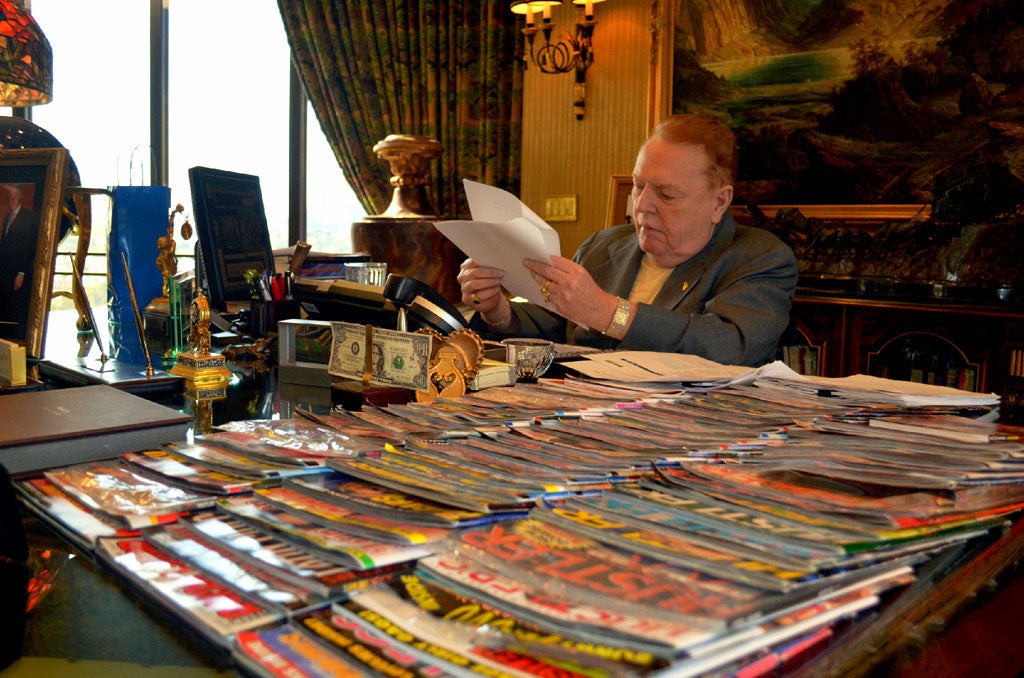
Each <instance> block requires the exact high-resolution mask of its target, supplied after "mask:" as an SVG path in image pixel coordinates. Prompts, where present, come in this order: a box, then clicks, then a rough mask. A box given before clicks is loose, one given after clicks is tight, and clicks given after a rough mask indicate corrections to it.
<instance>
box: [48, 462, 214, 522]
mask: <svg viewBox="0 0 1024 678" xmlns="http://www.w3.org/2000/svg"><path fill="white" fill-rule="evenodd" d="M43 477H44V478H46V480H48V481H50V482H51V483H52V484H53V485H54V486H55V487H57V488H58V489H60V490H61V491H62V492H64V493H65V494H67V495H69V496H71V497H73V498H74V499H75V500H76V501H78V502H79V503H80V504H82V505H83V506H85V507H86V508H88V509H89V510H90V511H92V512H93V513H95V514H96V515H98V516H100V517H101V518H102V519H104V520H107V521H111V522H113V523H115V524H116V525H118V526H120V527H126V528H129V529H136V528H140V527H145V526H147V525H160V524H163V523H173V522H175V521H177V520H178V518H180V517H182V516H184V515H187V514H188V513H189V512H191V511H194V510H199V509H205V508H211V507H213V505H214V502H215V500H216V496H215V495H212V494H208V493H203V492H193V491H191V490H186V489H183V488H180V487H176V486H174V485H169V484H167V483H164V482H162V481H159V480H157V479H155V478H150V477H147V476H143V475H141V474H139V473H136V472H135V471H134V470H133V469H132V468H130V467H129V466H128V465H127V464H125V463H123V462H121V461H119V460H117V461H90V462H86V463H84V464H74V465H72V466H62V467H60V468H55V469H51V470H49V471H46V472H45V473H44V474H43Z"/></svg>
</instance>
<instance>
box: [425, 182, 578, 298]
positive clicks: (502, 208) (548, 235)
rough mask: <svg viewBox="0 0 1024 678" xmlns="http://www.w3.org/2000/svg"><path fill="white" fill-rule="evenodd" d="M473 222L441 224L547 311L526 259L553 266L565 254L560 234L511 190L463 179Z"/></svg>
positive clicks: (459, 244)
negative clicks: (552, 260)
mask: <svg viewBox="0 0 1024 678" xmlns="http://www.w3.org/2000/svg"><path fill="white" fill-rule="evenodd" d="M462 181H463V184H464V186H465V189H466V200H467V202H468V203H469V211H470V213H471V214H472V216H473V220H472V221H438V222H436V223H435V224H434V227H435V228H436V229H437V230H439V231H441V233H443V234H444V235H445V237H446V238H448V239H449V240H451V241H452V242H453V243H455V245H456V246H457V247H458V248H459V249H460V250H462V251H463V252H464V253H465V254H466V256H468V257H470V258H471V259H473V260H474V261H476V263H478V264H480V265H481V266H488V267H492V268H500V269H502V270H503V271H505V281H504V286H505V289H506V290H508V291H509V292H510V293H511V294H512V295H514V296H517V297H523V298H524V299H527V300H529V301H532V302H534V303H536V304H540V305H541V306H546V305H547V304H545V302H544V298H543V296H542V295H541V293H540V288H539V287H538V285H537V283H536V282H534V280H533V278H532V277H531V276H530V272H529V271H528V270H526V268H525V267H524V266H523V259H536V260H538V261H543V262H544V263H550V261H551V255H556V256H557V255H561V245H560V244H559V241H558V231H556V230H555V229H553V228H551V226H549V225H548V224H547V223H545V221H544V220H543V219H541V218H540V217H538V216H537V215H536V214H535V213H534V212H533V210H531V209H530V208H529V207H527V206H526V205H524V204H523V203H522V202H521V201H520V200H519V198H517V197H515V196H514V195H512V194H511V193H509V192H508V191H504V190H502V189H500V188H495V187H494V186H488V185H487V184H481V183H477V182H475V181H470V180H469V179H463V180H462Z"/></svg>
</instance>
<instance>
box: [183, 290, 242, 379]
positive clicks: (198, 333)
mask: <svg viewBox="0 0 1024 678" xmlns="http://www.w3.org/2000/svg"><path fill="white" fill-rule="evenodd" d="M188 343H189V346H190V348H189V350H187V351H184V352H182V353H179V354H178V363H177V364H176V365H175V366H174V367H172V368H171V370H170V373H171V374H174V375H177V376H179V377H182V378H183V379H185V381H186V382H188V383H187V384H186V388H191V389H194V390H208V389H209V388H210V387H213V388H216V386H217V385H218V384H220V383H221V382H223V385H226V384H227V382H228V381H230V379H231V370H229V369H228V368H227V365H226V361H225V360H224V356H222V355H215V354H213V353H210V343H211V340H210V303H209V301H207V299H206V296H205V295H204V294H203V293H202V290H200V291H199V292H198V293H197V294H196V296H195V298H194V299H193V300H192V313H191V325H190V328H189V331H188Z"/></svg>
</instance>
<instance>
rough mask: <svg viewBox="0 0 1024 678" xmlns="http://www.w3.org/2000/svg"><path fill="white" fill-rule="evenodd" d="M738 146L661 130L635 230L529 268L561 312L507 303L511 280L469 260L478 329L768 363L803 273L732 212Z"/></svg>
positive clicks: (466, 273)
mask: <svg viewBox="0 0 1024 678" xmlns="http://www.w3.org/2000/svg"><path fill="white" fill-rule="evenodd" d="M737 166H738V161H737V153H736V141H735V136H734V135H733V133H732V131H731V130H729V128H728V127H726V126H725V125H723V124H722V123H720V122H718V121H716V120H714V119H713V118H710V117H707V116H696V115H678V116H672V117H669V118H667V119H666V120H664V121H662V122H661V123H660V124H659V125H658V126H657V127H655V129H654V130H653V131H652V133H651V135H650V137H648V139H647V140H646V141H645V142H644V144H643V146H641V148H640V151H639V153H638V154H637V159H636V165H635V166H634V168H633V191H632V198H633V224H632V225H622V226H616V227H614V228H610V229H606V230H602V231H598V232H597V233H595V234H593V235H592V236H590V238H588V239H587V240H586V242H584V243H583V244H582V245H581V246H580V248H579V250H578V251H577V252H576V255H575V256H574V257H573V258H572V259H566V258H564V257H551V261H550V262H540V261H525V262H523V265H524V266H526V268H527V269H529V271H530V273H531V275H532V276H533V278H534V280H536V281H537V284H538V286H539V287H540V291H541V292H542V293H543V294H544V297H545V299H546V301H547V303H548V305H549V306H550V307H552V308H553V309H554V310H555V311H556V312H557V313H552V312H551V311H549V310H548V309H545V308H542V307H540V306H537V305H535V304H512V303H510V302H509V300H508V299H507V298H506V296H505V294H503V292H502V289H501V283H502V278H503V276H504V271H502V270H500V269H495V268H487V267H482V266H479V265H478V264H477V263H476V262H475V261H473V260H472V259H468V260H466V261H465V262H463V264H462V266H461V269H460V271H459V275H458V280H459V284H460V286H461V291H462V300H463V302H464V303H466V304H470V305H471V306H472V307H473V308H475V309H476V310H477V312H478V313H477V314H476V315H475V316H474V317H473V318H472V320H471V326H474V327H476V328H477V329H480V330H482V331H489V332H490V333H491V334H494V335H498V336H502V335H505V336H511V335H518V336H533V337H543V338H546V339H550V340H552V341H556V342H565V343H571V344H579V345H587V346H598V347H602V348H619V349H630V350H647V351H663V352H677V353H688V354H694V355H699V356H703V357H705V358H708V359H710V360H714V361H716V362H719V363H723V364H734V365H750V366H756V365H760V364H763V363H765V362H767V361H769V360H771V359H772V358H773V357H774V354H775V349H776V344H777V343H778V341H779V338H780V337H781V336H782V333H783V332H784V331H785V329H786V327H787V325H788V324H789V311H790V306H791V303H792V298H793V294H794V293H795V291H796V284H797V277H798V268H797V263H796V259H795V257H794V256H793V252H792V250H790V248H789V247H788V246H787V245H785V244H784V243H783V242H782V241H780V240H779V239H778V238H777V237H775V236H774V235H772V234H771V233H769V232H767V231H764V230H762V229H756V228H748V227H744V226H740V225H739V224H737V223H736V221H735V220H734V219H733V218H732V216H731V215H730V214H729V213H728V211H727V210H728V207H729V204H730V203H731V202H732V197H733V182H734V181H735V177H736V172H737Z"/></svg>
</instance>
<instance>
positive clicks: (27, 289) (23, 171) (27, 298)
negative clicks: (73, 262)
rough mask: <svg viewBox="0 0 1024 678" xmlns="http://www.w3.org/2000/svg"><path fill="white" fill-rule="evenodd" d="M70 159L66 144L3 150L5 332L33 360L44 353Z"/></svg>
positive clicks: (0, 207)
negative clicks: (13, 213) (16, 206)
mask: <svg viewBox="0 0 1024 678" xmlns="http://www.w3.org/2000/svg"><path fill="white" fill-rule="evenodd" d="M68 163H69V154H68V151H67V149H65V148H45V149H3V150H0V231H6V233H4V235H3V236H2V237H0V276H4V279H3V280H2V281H0V313H2V314H3V316H2V317H0V336H3V337H4V338H6V339H10V340H12V341H17V342H18V343H20V344H23V345H24V346H25V353H26V355H27V356H28V357H30V358H37V359H38V358H42V357H43V345H44V343H45V338H46V320H47V316H48V315H49V310H50V295H51V293H52V292H53V268H54V259H55V257H56V255H57V243H58V241H59V240H60V224H61V206H62V205H63V198H64V184H65V181H66V174H67V169H68ZM19 200H20V203H21V204H20V207H19V209H18V211H17V214H19V215H20V216H15V217H14V218H13V219H12V220H11V224H10V226H8V218H7V217H8V214H9V213H10V212H11V211H12V208H13V206H14V204H15V203H16V202H17V201H19ZM33 231H34V232H35V235H34V237H33V235H32V233H33ZM16 246H17V247H18V249H17V250H14V248H15V247H16ZM8 248H11V250H13V251H10V250H8ZM5 251H6V252H7V253H6V254H5ZM19 275H20V276H21V282H20V283H19V282H18V281H17V277H18V276H19ZM15 288H17V289H15Z"/></svg>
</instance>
